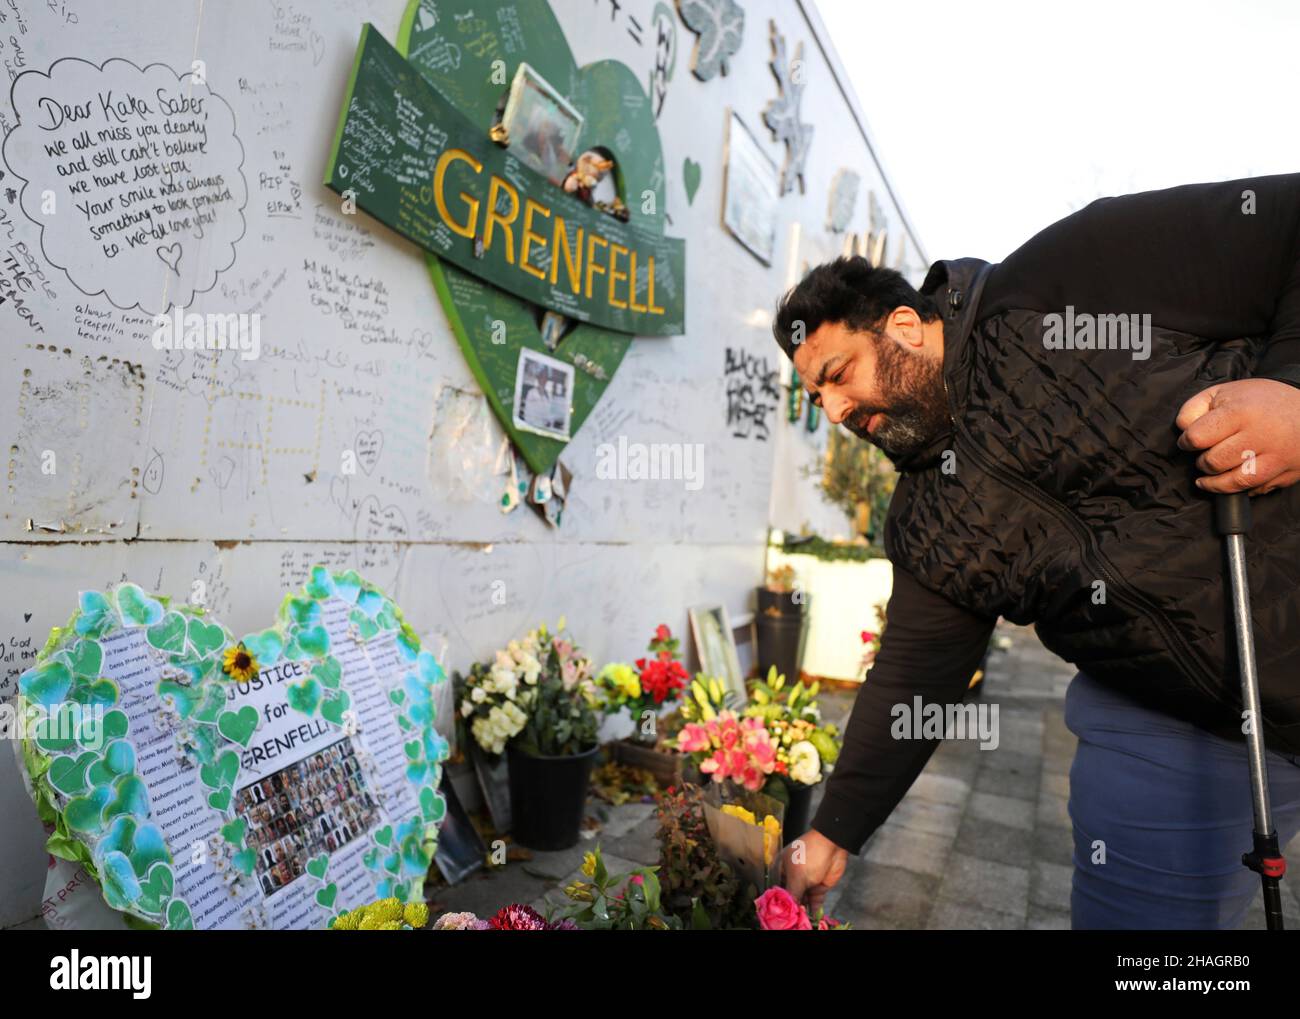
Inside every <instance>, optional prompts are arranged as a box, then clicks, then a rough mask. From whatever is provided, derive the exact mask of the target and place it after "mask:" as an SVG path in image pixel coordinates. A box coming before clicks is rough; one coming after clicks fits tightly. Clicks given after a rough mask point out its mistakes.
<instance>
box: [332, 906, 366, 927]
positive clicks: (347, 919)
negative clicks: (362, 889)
mask: <svg viewBox="0 0 1300 1019" xmlns="http://www.w3.org/2000/svg"><path fill="white" fill-rule="evenodd" d="M358 920H360V916H358V913H357V911H356V910H354V911H352V912H351V913H340V914H339V915H338V916H336V917H335V918H334V926H333V927H331V928H330V929H331V930H336V931H354V930H356V929H357V921H358Z"/></svg>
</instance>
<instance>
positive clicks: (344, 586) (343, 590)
mask: <svg viewBox="0 0 1300 1019" xmlns="http://www.w3.org/2000/svg"><path fill="white" fill-rule="evenodd" d="M361 585H362V580H361V574H359V573H357V571H356V570H346V571H345V572H343V573H340V574H338V575H336V576H335V577H334V591H335V593H336V594H338V596H339V597H340V598H342V599H343V600H344V601H345V602H347V603H348V604H349V605H355V604H356V601H357V596H358V595H359V594H360V593H361Z"/></svg>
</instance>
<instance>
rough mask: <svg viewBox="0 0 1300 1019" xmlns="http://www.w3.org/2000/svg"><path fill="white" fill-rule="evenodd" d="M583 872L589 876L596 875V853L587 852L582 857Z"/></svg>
mask: <svg viewBox="0 0 1300 1019" xmlns="http://www.w3.org/2000/svg"><path fill="white" fill-rule="evenodd" d="M582 873H583V874H584V875H586V876H587V877H595V876H596V854H595V853H587V854H586V855H584V856H583V858H582Z"/></svg>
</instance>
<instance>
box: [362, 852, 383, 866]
mask: <svg viewBox="0 0 1300 1019" xmlns="http://www.w3.org/2000/svg"><path fill="white" fill-rule="evenodd" d="M361 862H362V863H364V864H365V865H366V866H367V867H368V868H369V869H370V870H374V869H375V868H377V867H378V866H379V850H378V849H367V850H366V851H365V852H364V853H362V854H361Z"/></svg>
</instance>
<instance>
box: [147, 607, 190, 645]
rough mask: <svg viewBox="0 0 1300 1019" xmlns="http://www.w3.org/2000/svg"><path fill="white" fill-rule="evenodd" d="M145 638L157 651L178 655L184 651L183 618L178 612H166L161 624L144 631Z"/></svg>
mask: <svg viewBox="0 0 1300 1019" xmlns="http://www.w3.org/2000/svg"><path fill="white" fill-rule="evenodd" d="M145 638H146V639H147V640H148V641H149V643H150V644H152V645H153V646H154V647H156V648H157V649H158V650H159V651H166V652H167V653H168V654H171V655H178V654H180V653H181V652H182V651H184V650H185V617H184V616H182V615H181V614H180V613H179V612H168V613H167V615H165V616H163V619H162V622H161V623H155V624H154V625H153V626H151V627H149V629H147V630H145Z"/></svg>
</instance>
